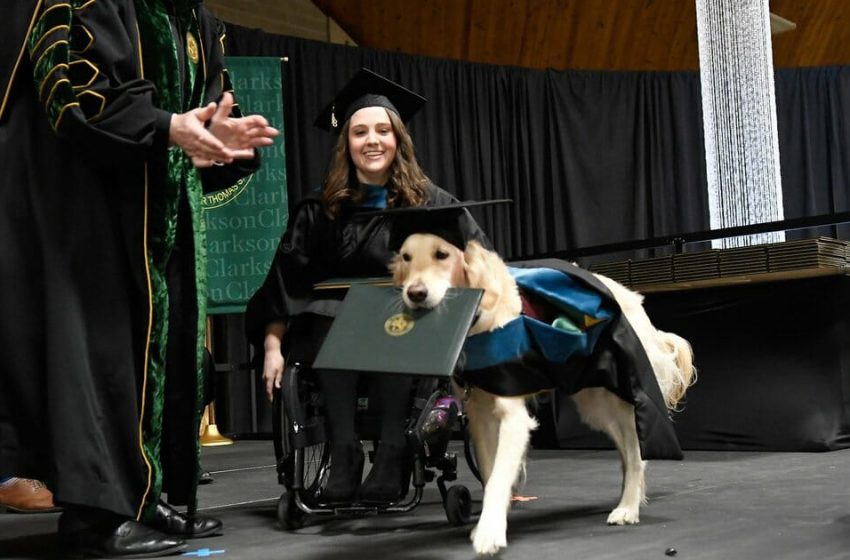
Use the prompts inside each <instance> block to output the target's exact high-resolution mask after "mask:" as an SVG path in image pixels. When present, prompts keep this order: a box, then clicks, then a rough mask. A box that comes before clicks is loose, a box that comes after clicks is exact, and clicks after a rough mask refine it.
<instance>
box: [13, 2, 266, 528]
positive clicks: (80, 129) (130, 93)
mask: <svg viewBox="0 0 850 560" xmlns="http://www.w3.org/2000/svg"><path fill="white" fill-rule="evenodd" d="M15 4H16V10H14V11H15V12H16V14H17V15H15V14H13V16H14V17H13V18H12V22H13V23H15V25H16V26H19V25H20V24H21V23H23V24H24V25H27V27H26V28H25V31H24V33H19V34H18V35H17V36H18V37H20V38H21V40H25V39H26V38H27V37H30V38H33V39H30V40H29V41H28V43H26V46H28V48H23V49H22V44H21V43H20V42H19V43H17V44H15V45H10V44H8V43H6V44H4V46H3V47H2V53H0V54H2V59H0V63H2V64H0V70H4V72H5V71H6V70H7V69H11V70H9V71H8V72H7V73H5V74H4V75H2V76H0V77H2V78H3V83H2V84H0V86H2V87H1V88H0V94H3V95H4V96H5V98H4V99H5V105H4V113H3V115H2V121H0V158H2V160H1V161H2V163H0V169H2V173H1V174H0V199H2V200H3V204H0V310H2V311H1V312H0V357H2V360H3V364H2V367H0V387H2V389H0V474H13V475H19V476H27V477H33V478H39V479H43V480H45V481H46V482H47V484H48V486H49V487H50V488H51V489H52V490H53V492H54V493H55V498H56V501H57V502H60V503H69V504H76V505H84V506H90V507H96V508H102V509H106V510H110V511H113V512H115V513H118V514H121V515H126V516H131V517H140V516H142V514H143V508H144V507H145V506H146V505H147V506H148V511H150V507H149V506H150V504H151V503H153V502H155V501H156V500H157V499H158V498H159V488H160V483H162V484H164V486H165V487H166V488H169V487H171V488H180V489H182V490H180V491H176V492H175V495H174V496H173V498H174V499H172V496H171V495H169V499H171V501H173V502H175V503H186V502H187V501H189V502H191V500H192V498H193V496H192V494H193V489H194V484H195V482H196V476H197V449H198V448H197V433H198V415H197V413H196V412H195V410H196V402H197V398H196V395H197V393H198V387H197V377H196V370H197V369H200V364H198V363H196V360H195V355H196V353H195V350H196V348H195V347H194V344H195V341H197V340H198V334H199V332H198V328H197V327H198V325H199V324H202V323H203V313H202V310H199V304H198V300H197V299H196V297H195V296H196V295H198V294H201V292H200V290H198V287H199V284H198V282H197V281H199V278H202V277H201V276H200V274H202V271H200V267H199V260H198V255H199V254H200V252H199V243H202V235H203V230H202V227H198V225H199V223H200V213H199V198H200V193H198V192H195V191H191V190H190V189H188V188H184V189H183V190H181V191H180V192H179V193H177V194H175V193H172V194H171V195H169V193H168V191H167V189H166V185H167V181H166V169H167V166H168V163H167V158H168V157H169V153H170V150H169V148H168V146H167V139H168V123H169V120H168V119H169V117H170V113H169V112H168V111H164V110H162V109H161V108H159V105H158V104H159V103H160V102H161V101H162V99H163V97H164V94H165V93H166V92H164V91H162V90H158V89H157V87H156V85H155V84H154V83H153V82H152V81H151V80H149V79H147V78H146V77H145V76H147V75H150V74H151V73H153V71H152V70H151V68H150V67H148V68H147V70H148V73H147V74H145V73H144V70H143V68H142V66H143V61H144V62H148V63H149V58H148V57H147V56H143V55H150V54H151V53H150V52H146V53H142V52H141V51H142V50H143V49H142V47H141V45H142V43H141V41H140V39H139V36H138V33H137V29H138V25H137V24H138V17H137V12H136V3H135V2H133V1H132V0H112V1H110V2H87V3H83V4H81V3H74V5H75V6H76V5H77V4H80V5H79V6H78V7H72V6H71V5H69V4H68V3H66V2H60V1H58V0H46V1H45V2H43V3H40V4H39V5H38V6H39V7H38V10H39V11H38V12H37V13H35V16H36V18H34V19H32V18H31V17H30V16H31V15H32V14H33V13H34V12H33V9H34V7H35V6H36V3H35V2H21V3H18V2H15ZM194 17H195V18H196V25H197V27H196V30H198V31H199V32H198V37H197V42H198V43H199V44H200V48H201V54H202V59H201V60H200V62H199V64H198V68H199V70H198V73H197V74H196V77H195V84H193V88H200V89H193V91H201V90H202V91H203V96H202V100H203V101H210V100H215V99H217V98H218V97H219V96H220V95H221V93H222V91H223V90H224V89H226V88H228V87H229V81H228V80H227V79H226V75H225V74H224V71H223V67H222V56H223V52H222V50H223V44H222V42H221V40H220V39H221V33H220V30H221V28H220V27H219V25H218V24H217V22H216V21H215V20H214V19H213V18H212V17H211V16H210V15H209V14H208V13H207V12H206V11H204V9H203V8H199V9H198V10H197V12H196V14H195V16H194ZM68 22H71V25H70V26H68V25H67V24H68ZM63 57H64V58H65V60H66V62H70V64H62V63H61V60H62V59H63ZM154 58H155V57H154ZM10 61H11V62H10ZM12 77H13V78H14V79H13V80H11V81H10V78H12ZM183 78H185V76H183ZM179 80H180V78H179V77H178V78H175V83H179ZM199 82H200V83H199ZM9 84H11V85H9ZM7 86H9V87H7ZM172 157H174V154H172ZM250 168H252V167H251V166H247V167H243V166H240V165H236V166H226V167H222V168H215V169H212V170H210V171H205V172H204V173H203V181H204V187H205V188H206V189H208V190H215V189H217V188H224V187H226V186H229V185H231V184H232V183H233V182H234V180H235V179H236V178H237V177H239V176H241V175H244V174H245V172H246V171H247V170H249V169H250ZM154 199H157V200H158V201H160V202H161V201H163V200H169V201H170V203H173V204H174V207H179V208H180V209H181V210H180V216H181V217H180V218H179V220H180V221H181V222H182V223H184V224H189V229H190V230H191V231H189V232H188V236H187V238H188V239H184V245H183V246H182V247H180V249H181V251H180V258H181V259H183V261H184V262H182V264H180V268H181V270H183V271H184V272H185V271H189V273H190V274H191V273H192V272H193V271H198V272H196V274H195V275H193V276H192V277H191V278H190V279H189V281H188V283H186V284H185V285H184V286H183V288H184V290H188V291H189V293H183V294H182V295H183V297H182V298H181V301H182V308H181V312H182V313H184V314H185V317H186V320H185V332H183V333H175V332H174V331H171V332H169V333H168V334H169V336H174V335H176V334H181V336H182V337H183V339H184V341H187V343H186V344H184V346H183V347H184V348H185V353H186V356H185V362H186V363H188V364H190V365H189V366H188V367H186V368H185V369H184V370H182V371H181V370H176V369H175V370H174V371H173V372H172V370H171V368H169V378H170V380H169V383H168V384H166V385H167V386H163V385H162V384H159V385H157V384H154V383H153V380H152V379H150V376H149V369H150V367H151V365H150V364H151V361H152V360H153V359H154V358H155V356H153V355H152V354H153V353H152V352H151V347H152V341H151V333H152V332H156V326H157V325H156V324H155V323H156V322H157V321H156V319H155V317H156V316H157V314H156V313H153V315H152V312H153V311H154V304H153V302H154V301H158V302H162V301H167V299H165V300H163V297H165V298H167V297H168V295H169V294H168V293H167V292H168V291H169V288H166V287H165V285H164V284H163V283H162V282H159V283H157V282H156V281H155V279H152V278H151V260H150V258H153V255H152V254H151V253H150V251H149V246H151V245H153V244H157V243H159V244H162V239H157V238H155V233H156V232H161V231H165V230H166V229H167V228H166V227H165V225H164V224H163V223H160V222H158V220H159V217H158V216H157V212H156V209H155V208H153V207H152V206H151V204H150V202H151V200H154ZM149 257H150V258H149ZM161 257H163V255H159V258H161ZM160 280H161V279H160ZM200 286H202V284H200ZM196 292H197V293H196ZM201 295H203V294H201ZM163 315H165V316H167V312H160V313H159V316H160V318H161V317H162V316H163ZM160 323H161V321H160ZM160 332H162V331H160ZM158 342H159V345H160V348H164V347H165V345H166V343H165V341H164V340H160V341H158ZM178 346H179V345H178ZM171 378H174V381H173V382H172V380H171ZM154 387H156V389H154ZM170 394H172V396H173V395H178V397H177V398H171V397H169V398H166V397H167V396H168V395H170ZM166 401H167V402H168V403H169V407H171V408H170V409H163V408H162V407H164V406H165V402H166ZM157 403H158V404H157ZM175 411H177V412H175ZM160 414H162V415H163V416H164V417H165V421H164V423H165V425H166V426H167V429H168V431H169V434H171V435H170V436H169V438H170V441H172V442H184V441H185V442H189V444H188V453H185V450H184V455H188V460H186V461H181V460H169V459H168V458H167V457H164V456H158V451H159V450H158V449H154V451H153V452H151V449H145V448H144V447H143V444H145V443H149V442H144V441H143V437H142V434H143V432H144V433H147V430H148V428H149V427H150V426H151V425H162V423H163V420H162V416H159V415H160ZM154 445H156V444H154ZM166 447H169V448H175V447H176V445H168V446H166ZM166 451H167V450H166ZM166 463H171V467H174V468H173V469H169V466H168V465H167V464H166ZM164 464H166V465H165V472H164V473H163V465H164Z"/></svg>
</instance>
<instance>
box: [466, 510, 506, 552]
mask: <svg viewBox="0 0 850 560" xmlns="http://www.w3.org/2000/svg"><path fill="white" fill-rule="evenodd" d="M506 532H507V520H505V521H502V522H501V523H500V522H498V521H495V522H494V521H487V520H486V519H485V518H483V517H482V518H481V519H480V520H479V521H478V525H477V526H476V527H475V528H474V529H473V530H472V533H470V535H469V539H470V540H471V541H472V548H473V549H474V550H475V553H476V554H477V555H479V556H493V555H495V554H498V553H499V551H500V550H502V549H503V548H505V547H507V546H508V539H507V536H506Z"/></svg>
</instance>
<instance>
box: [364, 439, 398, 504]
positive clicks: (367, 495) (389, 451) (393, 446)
mask: <svg viewBox="0 0 850 560" xmlns="http://www.w3.org/2000/svg"><path fill="white" fill-rule="evenodd" d="M409 485H410V457H409V454H408V453H407V448H406V446H405V445H404V444H399V443H383V442H382V443H380V444H379V445H378V452H377V453H376V454H375V464H374V465H372V470H370V471H369V476H367V477H366V480H365V481H363V485H362V486H361V487H360V500H361V501H363V502H364V503H375V504H385V503H393V502H397V501H399V500H400V499H401V498H403V497H404V496H405V494H407V490H408V487H409Z"/></svg>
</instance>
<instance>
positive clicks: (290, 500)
mask: <svg viewBox="0 0 850 560" xmlns="http://www.w3.org/2000/svg"><path fill="white" fill-rule="evenodd" d="M306 519H307V514H305V513H304V512H303V511H301V510H300V509H299V508H298V505H297V504H296V503H295V495H294V494H293V493H292V492H284V493H283V494H281V495H280V499H279V500H278V501H277V520H278V521H279V522H280V526H281V527H283V528H284V529H286V530H287V531H294V530H295V529H300V528H302V527H303V526H304V522H305V521H306Z"/></svg>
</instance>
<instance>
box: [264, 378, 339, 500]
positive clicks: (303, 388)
mask: <svg viewBox="0 0 850 560" xmlns="http://www.w3.org/2000/svg"><path fill="white" fill-rule="evenodd" d="M277 397H280V398H276V399H275V401H276V402H277V401H280V405H279V407H278V410H277V411H276V416H275V419H276V420H277V424H278V425H279V426H280V428H279V430H278V432H277V433H276V434H275V435H276V441H277V440H278V439H279V441H280V448H281V450H282V452H281V453H278V457H279V461H280V462H279V469H278V472H279V473H280V478H281V482H282V483H283V484H284V485H285V486H286V489H287V490H288V491H290V492H293V491H299V490H300V492H301V494H300V496H301V499H302V500H304V502H305V503H306V504H308V505H310V504H313V503H314V502H315V498H316V496H317V495H318V492H319V489H320V488H321V486H322V482H323V480H324V478H325V477H326V476H327V470H328V469H327V466H328V463H329V460H330V446H328V445H327V444H326V441H327V438H326V436H325V432H324V420H323V418H322V405H321V398H320V394H319V391H318V388H317V386H316V380H315V378H314V377H313V376H312V375H309V370H305V369H302V368H301V366H300V364H298V363H295V364H294V365H293V366H291V368H290V369H289V370H288V373H287V375H285V376H284V386H283V387H282V390H281V391H280V392H278V394H277ZM293 507H296V506H295V504H294V502H293Z"/></svg>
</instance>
